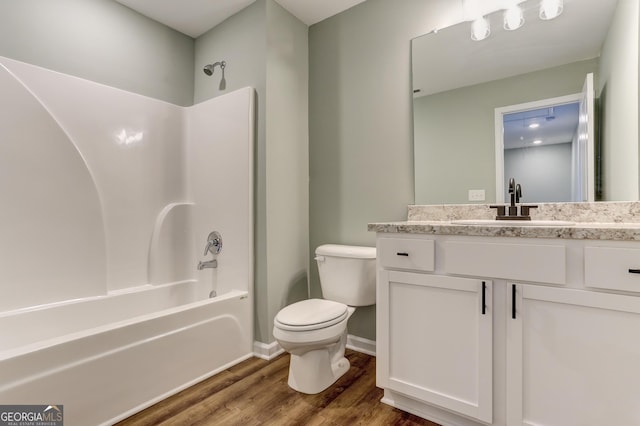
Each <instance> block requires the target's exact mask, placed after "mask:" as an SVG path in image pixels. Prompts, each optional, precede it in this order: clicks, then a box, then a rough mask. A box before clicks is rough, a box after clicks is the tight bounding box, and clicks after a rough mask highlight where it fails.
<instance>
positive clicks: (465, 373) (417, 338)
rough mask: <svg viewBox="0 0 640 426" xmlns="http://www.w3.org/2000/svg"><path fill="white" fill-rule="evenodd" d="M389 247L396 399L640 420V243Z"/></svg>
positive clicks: (501, 423)
mask: <svg viewBox="0 0 640 426" xmlns="http://www.w3.org/2000/svg"><path fill="white" fill-rule="evenodd" d="M403 240H413V241H411V243H409V244H407V243H406V242H405V243H403ZM403 244H404V245H403ZM377 247H378V253H379V259H378V295H377V296H378V300H377V343H378V345H377V352H378V359H377V384H378V386H379V387H382V388H383V389H384V390H385V397H384V398H383V402H387V403H389V404H390V405H393V406H395V407H397V408H400V409H403V410H405V411H409V412H412V413H414V414H417V415H419V416H422V417H424V418H427V419H429V420H432V421H435V422H437V423H440V424H451V425H458V426H467V425H483V424H490V425H497V426H516V425H517V426H521V425H539V426H553V425H555V426H573V425H575V426H589V425H593V426H596V425H597V426H600V425H603V424H611V425H640V404H639V403H638V402H639V401H640V385H639V384H640V275H638V274H635V273H629V270H630V269H631V270H632V271H634V270H635V269H636V268H640V250H639V249H638V243H631V242H613V241H598V242H589V241H585V240H567V239H537V238H500V237H497V238H494V237H481V236H479V237H471V236H470V237H465V236H458V235H456V236H449V235H420V234H407V235H404V234H393V233H379V234H378V239H377ZM420 247H427V248H428V249H427V252H426V254H425V252H424V251H422V250H421V249H420ZM380 254H382V258H380ZM394 255H395V256H397V257H398V258H402V259H401V260H398V261H395V260H394ZM412 257H415V258H417V259H420V260H419V261H418V262H417V263H418V264H419V265H421V266H420V267H419V268H414V267H413V266H412V265H413V264H412V263H411V261H410V260H409V259H411V258H412ZM425 257H426V260H425ZM407 258H409V259H407ZM610 259H616V260H611V261H610ZM425 262H426V263H425ZM634 262H635V263H634ZM424 265H427V266H424Z"/></svg>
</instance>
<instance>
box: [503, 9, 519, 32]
mask: <svg viewBox="0 0 640 426" xmlns="http://www.w3.org/2000/svg"><path fill="white" fill-rule="evenodd" d="M523 24H524V15H523V14H522V9H520V7H518V6H517V5H514V6H511V7H510V8H509V9H507V10H505V11H504V29H505V30H509V31H513V30H517V29H518V28H520V27H521V26H522V25H523Z"/></svg>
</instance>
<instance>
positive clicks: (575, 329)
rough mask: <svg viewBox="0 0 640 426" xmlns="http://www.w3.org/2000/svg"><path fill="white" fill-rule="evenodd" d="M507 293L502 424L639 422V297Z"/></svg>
mask: <svg viewBox="0 0 640 426" xmlns="http://www.w3.org/2000/svg"><path fill="white" fill-rule="evenodd" d="M509 291H510V292H512V293H511V294H510V295H509V299H512V300H513V301H515V310H514V311H511V309H510V311H509V314H510V315H509V318H508V319H507V321H508V322H507V420H508V425H509V426H515V425H537V426H550V425H556V426H589V425H592V426H601V425H640V297H637V296H624V295H617V294H607V293H595V292H588V291H581V290H569V289H559V288H551V287H543V286H532V285H521V284H517V285H516V284H513V285H510V286H509ZM513 291H515V293H513ZM513 295H515V297H512V296H513ZM510 302H511V300H510ZM513 316H515V318H513Z"/></svg>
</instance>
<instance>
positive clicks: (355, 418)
mask: <svg viewBox="0 0 640 426" xmlns="http://www.w3.org/2000/svg"><path fill="white" fill-rule="evenodd" d="M346 356H347V358H348V359H349V362H351V369H350V370H349V371H348V372H347V373H346V374H345V375H344V376H342V377H341V378H340V379H339V380H338V381H337V382H336V383H335V384H334V385H333V386H331V387H330V388H329V389H327V390H325V391H324V392H321V393H319V394H317V395H304V394H301V393H298V392H296V391H294V390H292V389H291V388H289V386H288V385H287V375H288V369H289V355H288V354H284V355H281V356H279V357H278V358H276V359H274V360H272V361H264V360H261V359H258V358H251V359H249V360H247V361H244V362H242V363H241V364H238V365H236V366H234V367H232V368H229V369H228V370H225V371H223V372H221V373H219V374H217V375H215V376H214V377H211V378H209V379H207V380H205V381H203V382H200V383H198V384H197V385H194V386H192V387H190V388H188V389H185V390H184V391H182V392H180V393H178V394H176V395H174V396H172V397H170V398H168V399H166V400H164V401H161V402H159V403H157V404H155V405H153V406H151V407H149V408H147V409H146V410H144V411H141V412H140V413H137V414H135V415H133V416H131V417H129V418H128V419H125V420H123V421H122V422H120V423H118V426H134V425H135V426H143V425H144V426H149V425H188V426H195V425H225V426H226V425H247V426H249V425H309V426H315V425H326V426H329V425H330V426H347V425H349V426H351V425H367V426H369V425H381V426H382V425H385V426H387V425H407V426H409V425H425V426H438V425H436V424H435V423H432V422H430V421H428V420H423V419H421V418H419V417H417V416H414V415H411V414H408V413H405V412H403V411H400V410H396V409H395V408H392V407H390V406H388V405H385V404H382V403H381V402H380V398H382V390H381V389H378V388H376V386H375V357H371V356H369V355H365V354H362V353H359V352H354V351H350V350H347V355H346Z"/></svg>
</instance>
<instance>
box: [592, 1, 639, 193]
mask: <svg viewBox="0 0 640 426" xmlns="http://www.w3.org/2000/svg"><path fill="white" fill-rule="evenodd" d="M639 9H640V7H639V6H638V0H618V6H617V7H616V12H615V15H614V17H613V21H612V24H611V27H610V28H609V33H608V34H607V38H606V40H605V43H604V45H603V48H602V56H601V61H600V69H599V75H600V78H599V81H598V84H597V87H598V92H599V93H601V96H600V111H601V117H602V120H601V126H600V129H601V134H602V139H603V141H604V142H603V144H602V151H601V154H602V163H601V164H602V195H601V197H602V199H603V200H608V201H628V200H638V197H639V196H640V184H639V182H638V179H639V175H640V165H639V164H640V163H639V161H640V158H639V156H640V151H639V150H638V121H636V120H637V117H638V113H639V108H638V55H637V54H634V52H638V51H639V49H638V46H639V43H638V33H640V31H639V30H638V21H639V20H638V14H639V13H640V12H639Z"/></svg>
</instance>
